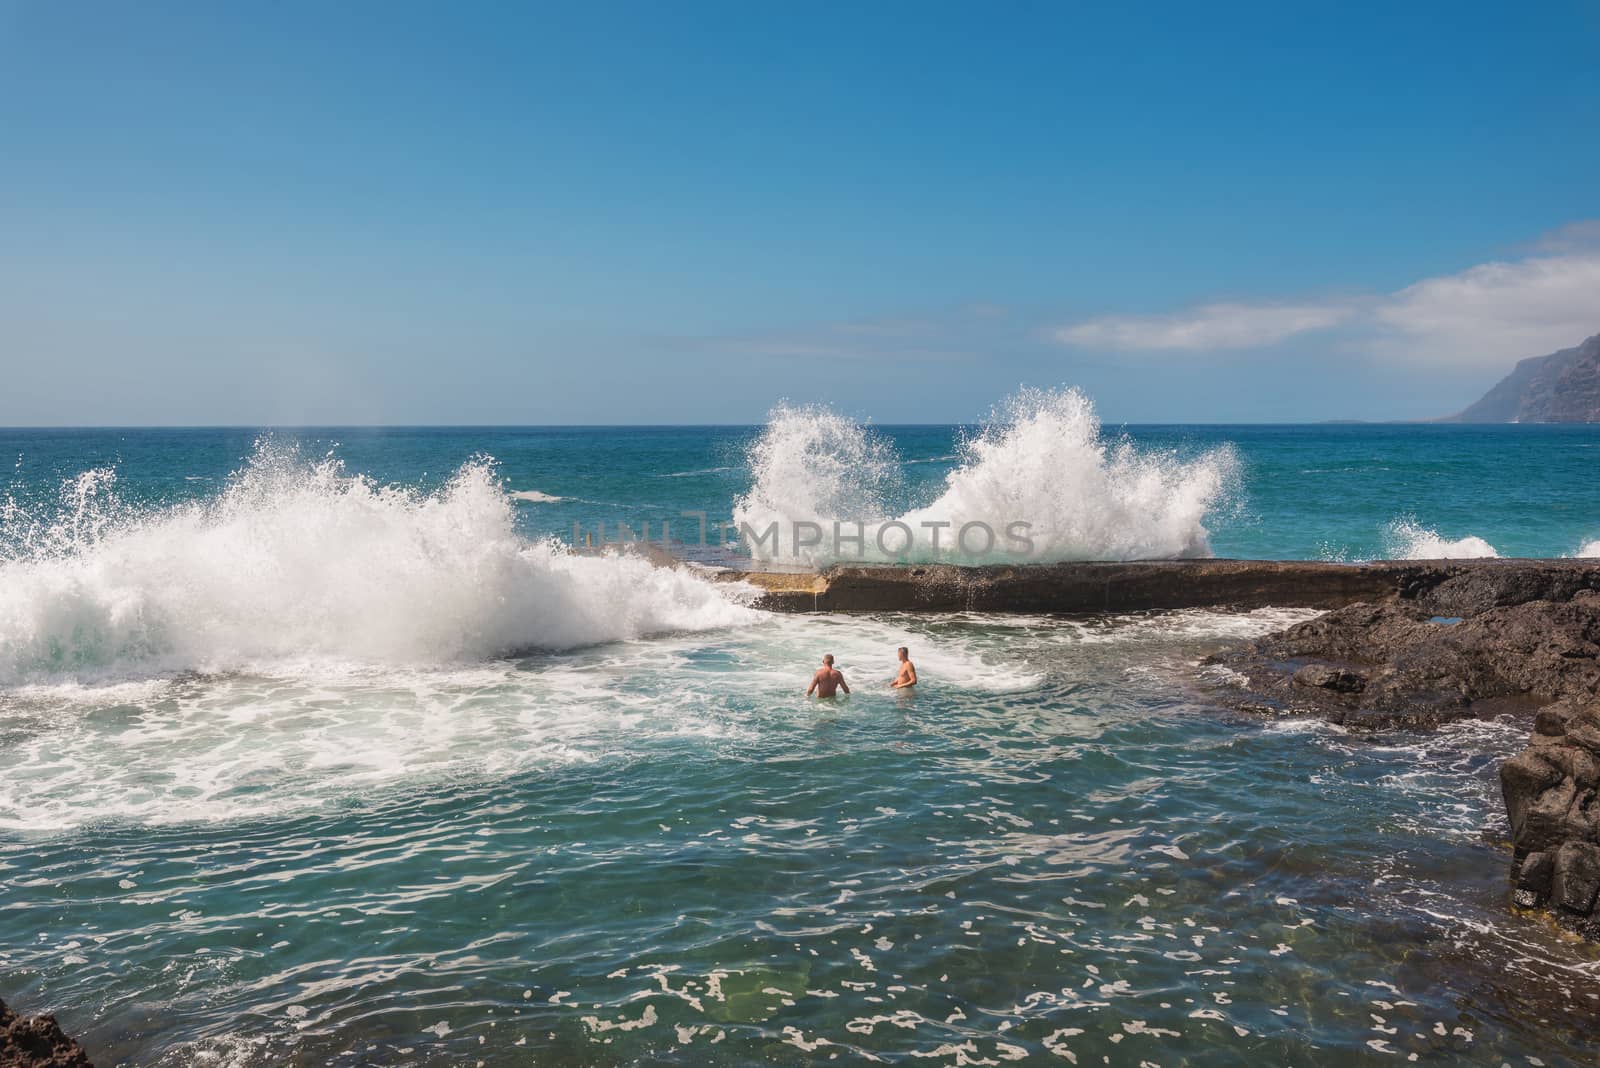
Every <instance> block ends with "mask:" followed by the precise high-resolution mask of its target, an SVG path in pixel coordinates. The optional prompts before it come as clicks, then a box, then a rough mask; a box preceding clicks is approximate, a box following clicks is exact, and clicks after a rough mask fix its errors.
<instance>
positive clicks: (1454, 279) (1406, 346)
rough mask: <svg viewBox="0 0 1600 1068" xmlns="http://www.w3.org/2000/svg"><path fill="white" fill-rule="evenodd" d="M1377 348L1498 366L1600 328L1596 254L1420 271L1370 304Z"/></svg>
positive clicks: (1434, 360)
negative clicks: (1434, 274)
mask: <svg viewBox="0 0 1600 1068" xmlns="http://www.w3.org/2000/svg"><path fill="white" fill-rule="evenodd" d="M1375 320H1376V325H1377V327H1378V328H1379V332H1380V333H1379V337H1378V338H1377V349H1378V351H1380V352H1381V353H1383V354H1384V355H1387V356H1390V357H1392V358H1395V359H1403V360H1408V361H1411V362H1417V363H1430V364H1450V365H1455V366H1474V367H1482V366H1498V365H1501V364H1504V365H1506V366H1507V367H1508V368H1509V366H1510V365H1511V364H1512V363H1515V362H1516V361H1517V360H1520V359H1522V358H1523V357H1526V356H1542V355H1544V354H1545V353H1547V352H1554V351H1555V350H1556V349H1564V348H1568V347H1570V346H1572V345H1576V344H1577V343H1578V342H1580V341H1582V340H1583V339H1584V338H1586V337H1588V336H1589V335H1590V334H1593V333H1595V332H1597V331H1600V254H1596V253H1589V254H1579V255H1568V256H1540V257H1533V258H1529V259H1525V260H1518V261H1515V262H1509V263H1485V264H1480V265H1479V266H1477V267H1471V268H1468V269H1467V270H1465V271H1462V272H1460V273H1459V274H1451V275H1443V276H1441V277H1438V278H1425V279H1423V280H1422V281H1420V282H1417V283H1415V284H1413V285H1410V286H1407V287H1406V288H1405V289H1402V290H1400V292H1398V293H1396V294H1394V295H1393V296H1392V297H1390V298H1389V299H1387V300H1385V301H1384V302H1383V303H1382V304H1380V305H1379V306H1378V307H1377V309H1376V310H1375Z"/></svg>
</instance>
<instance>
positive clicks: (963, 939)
mask: <svg viewBox="0 0 1600 1068" xmlns="http://www.w3.org/2000/svg"><path fill="white" fill-rule="evenodd" d="M1597 450H1600V427H1581V426H1580V427H1547V426H1495V427H1477V426H1435V425H1416V426H1411V425H1407V426H1390V425H1372V426H1365V425H1330V426H1128V427H1114V426H1110V427H1100V426H1099V425H1098V424H1097V423H1096V422H1095V420H1094V418H1093V412H1092V408H1091V407H1090V406H1089V405H1088V403H1087V401H1086V400H1084V399H1083V398H1081V397H1078V396H1077V395H1076V394H1037V395H1027V396H1023V397H1021V398H1018V399H1016V400H1015V401H1014V402H1013V403H1012V404H1011V406H1010V407H1008V408H1007V409H1005V411H1004V413H1003V414H1002V416H1001V418H1000V419H999V420H998V421H997V422H996V423H995V424H993V425H990V426H987V427H951V426H914V427H868V428H863V427H860V426H857V425H855V424H853V423H850V422H849V421H848V420H844V419H841V418H839V417H837V416H836V415H833V414H832V413H829V412H826V411H820V410H814V409H780V410H778V411H776V412H775V413H774V416H773V418H772V420H771V421H770V422H769V423H768V424H766V425H764V426H755V427H672V428H656V427H561V428H515V427H491V428H484V427H472V428H433V427H429V428H390V429H366V428H341V429H305V428H300V429H277V430H269V429H259V428H242V429H162V430H150V429H93V430H27V429H7V430H0V451H3V453H4V455H5V456H6V457H7V460H8V462H12V467H11V472H10V476H9V478H8V479H7V482H6V489H5V496H4V504H3V505H0V997H4V998H5V999H6V1000H7V1001H8V1002H9V1003H10V1004H12V1005H13V1006H15V1007H17V1008H19V1009H23V1010H27V1011H35V1010H48V1011H53V1012H56V1013H57V1014H58V1015H59V1016H60V1017H61V1019H62V1022H63V1023H64V1025H66V1026H67V1028H68V1030H69V1031H71V1032H73V1033H74V1034H76V1035H78V1036H80V1037H81V1038H82V1039H83V1040H84V1042H85V1043H86V1045H87V1046H88V1048H89V1050H90V1052H91V1053H92V1054H93V1055H95V1056H96V1058H97V1063H105V1064H126V1065H152V1064H154V1065H174V1066H176V1065H239V1066H251V1065H281V1064H301V1065H457V1064H482V1065H524V1064H597V1065H623V1064H684V1065H707V1064H728V1065H742V1064H748V1063H752V1062H761V1063H774V1064H811V1063H816V1062H819V1061H830V1060H831V1061H836V1062H838V1063H841V1064H857V1063H900V1064H1005V1063H1012V1062H1018V1063H1041V1064H1047V1063H1048V1064H1054V1063H1068V1064H1081V1065H1087V1064H1096V1063H1109V1064H1129V1065H1137V1064H1156V1065H1163V1066H1172V1065H1208V1064H1234V1063H1239V1062H1240V1061H1241V1060H1247V1061H1249V1062H1251V1063H1262V1064H1274V1065H1278V1064H1295V1065H1315V1064H1340V1065H1344V1064H1360V1063H1372V1064H1383V1063H1391V1062H1395V1061H1403V1062H1418V1063H1438V1064H1485V1065H1499V1064H1502V1063H1511V1064H1541V1063H1542V1064H1545V1065H1562V1064H1572V1065H1577V1064H1590V1063H1593V1062H1594V1060H1595V1058H1596V1057H1597V1056H1600V1029H1597V1028H1596V1027H1595V1024H1594V1020H1595V1013H1596V1010H1597V1001H1600V983H1597V980H1600V953H1597V952H1596V950H1595V949H1594V948H1593V947H1591V946H1588V945H1585V944H1581V943H1577V942H1574V941H1572V940H1570V939H1568V938H1566V937H1564V936H1562V935H1560V934H1559V933H1557V932H1556V931H1555V930H1554V929H1553V928H1552V927H1550V926H1549V925H1548V924H1547V923H1546V922H1545V921H1543V920H1540V919H1537V918H1534V917H1530V916H1522V915H1516V914H1513V913H1512V912H1511V911H1510V910H1509V908H1508V900H1507V899H1508V893H1507V886H1506V867H1507V862H1508V852H1507V849H1506V846H1505V836H1506V833H1507V831H1506V826H1505V820H1504V815H1503V811H1502V809H1501V806H1500V799H1499V789H1498V782H1497V767H1498V764H1499V762H1500V760H1502V759H1503V758H1504V757H1506V756H1507V755H1509V754H1511V753H1514V752H1516V751H1517V750H1519V749H1520V748H1521V747H1522V745H1523V744H1524V742H1525V740H1526V736H1527V730H1528V727H1527V724H1526V723H1522V722H1517V721H1514V720H1512V719H1510V718H1507V719H1502V720H1494V721H1472V722H1467V723H1461V724H1455V725H1452V726H1449V727H1446V728H1444V729H1442V730H1440V731H1439V732H1437V733H1434V734H1429V735H1412V734H1403V733H1402V734H1390V735H1383V736H1376V737H1364V736H1356V735H1349V734H1346V733H1343V732H1342V731H1340V730H1338V729H1337V728H1333V727H1329V726H1326V725H1321V724H1313V723H1306V722H1284V723H1268V722H1263V721H1260V720H1256V719H1252V718H1249V717H1245V716H1241V715H1237V714H1234V713H1230V712H1227V711H1224V710H1223V709H1222V708H1221V707H1220V705H1219V702H1218V701H1217V700H1216V699H1215V691H1214V687H1215V686H1221V685H1225V680H1221V679H1209V678H1207V677H1206V676H1205V674H1204V672H1203V671H1200V670H1198V669H1197V667H1196V665H1197V663H1198V661H1199V660H1200V659H1201V658H1202V657H1203V656H1204V655H1205V654H1206V653H1207V652H1209V651H1211V650H1213V649H1215V648H1217V647H1218V646H1219V645H1221V644H1222V643H1224V642H1227V641H1230V640H1234V639H1237V638H1241V637H1248V636H1252V635H1256V634H1261V633H1264V632H1266V631H1268V630H1271V629H1274V628H1276V627H1280V626H1283V625H1285V624H1286V623H1289V622H1292V621H1294V620H1297V619H1303V618H1308V616H1309V613H1306V612H1303V611H1296V610H1264V611H1256V612H1250V613H1233V614H1229V613H1222V612H1200V611H1186V612H1176V613H1166V614H1154V615H1141V616H1127V617H1113V618H1085V619H1061V618H1043V617H1028V616H984V615H976V614H964V615H950V616H903V615H893V614H879V615H863V616H830V617H821V616H818V617H805V616H777V615H771V614H767V613H763V612H761V611H759V610H757V609H755V608H753V607H751V606H750V604H749V603H748V597H745V596H743V595H742V594H741V593H740V591H739V589H738V588H737V587H735V586H731V585H728V584H718V583H711V582H708V581H705V580H704V579H703V578H701V577H698V576H697V575H696V574H695V573H693V572H689V571H658V570H654V569H652V568H650V567H649V565H648V564H646V563H644V562H643V561H641V560H638V559H630V558H617V557H614V556H608V555H605V554H594V553H584V554H572V553H569V552H568V551H567V550H566V548H565V547H564V546H563V545H562V544H560V543H562V542H566V543H570V542H572V541H573V540H574V539H575V538H576V539H577V540H578V542H579V543H580V544H581V543H582V542H583V541H585V540H610V539H613V538H615V537H616V536H618V533H619V531H621V530H623V529H624V528H626V530H627V531H628V532H629V533H630V535H631V534H641V533H643V530H644V528H645V526H646V524H648V525H649V528H650V531H651V536H652V537H653V538H659V537H660V536H661V534H660V531H661V530H662V524H665V525H666V529H667V531H668V536H669V537H670V538H672V539H673V540H674V541H676V542H679V543H688V545H690V546H693V545H694V544H696V543H697V542H698V540H699V533H700V520H699V518H698V517H697V515H696V513H704V514H705V516H706V517H707V526H708V528H710V529H711V530H712V531H713V534H712V535H711V536H712V537H713V539H714V537H715V533H714V532H715V524H716V523H717V521H743V522H746V523H747V524H748V525H749V526H750V527H751V528H752V529H765V527H766V525H768V524H772V523H776V524H778V525H779V526H780V528H783V529H792V528H793V526H794V524H797V523H816V524H817V525H818V526H819V527H826V526H828V525H830V524H831V523H833V522H834V521H838V520H845V521H856V520H860V521H862V522H864V523H865V524H867V525H868V529H873V530H881V529H883V528H885V527H886V526H887V525H889V524H892V523H896V522H899V523H903V524H904V525H905V526H907V527H909V528H911V529H912V531H913V539H912V540H911V541H910V542H909V543H908V544H906V545H905V546H904V547H903V551H900V552H899V553H898V554H895V553H890V554H888V555H890V556H894V557H895V558H899V559H907V560H924V559H935V558H944V559H954V560H958V561H960V560H967V561H969V562H976V561H983V560H999V559H1003V558H1004V557H1003V555H1001V553H1000V550H998V549H989V548H984V549H982V550H974V551H959V550H958V551H957V552H956V553H954V554H951V553H950V552H949V551H948V542H947V543H946V548H945V550H944V551H943V552H942V553H941V551H939V550H935V549H934V547H933V546H932V545H931V544H930V543H928V542H927V541H926V540H924V533H923V532H924V531H926V530H928V529H929V528H926V527H924V526H923V524H924V523H926V522H929V521H934V522H949V523H951V524H952V525H951V527H949V528H947V533H948V532H953V531H955V530H959V529H960V528H961V527H962V526H963V525H966V524H969V523H975V522H983V523H990V524H993V525H995V526H996V527H997V528H1003V526H1004V525H1005V524H1007V523H1010V522H1016V521H1021V522H1027V523H1029V524H1030V530H1031V531H1032V533H1033V534H1034V535H1036V537H1035V538H1034V553H1035V555H1036V557H1037V558H1040V559H1095V558H1135V557H1145V556H1196V555H1215V556H1228V557H1271V558H1316V559H1341V560H1359V559H1369V558H1376V557H1404V556H1414V557H1425V556H1438V555H1454V556H1470V555H1489V554H1493V553H1498V554H1499V555H1505V556H1512V555H1516V556H1568V555H1574V554H1579V553H1585V554H1589V553H1600V488H1597V487H1600V483H1597V480H1596V479H1595V477H1594V474H1595V470H1596V463H1597V458H1600V451H1597ZM686 513H687V514H686ZM870 542H871V539H870V538H869V539H868V543H869V549H868V553H867V554H868V555H871V548H872V547H871V545H870ZM681 547H682V546H680V548H681ZM758 554H762V555H767V556H769V557H772V558H773V560H774V562H778V563H784V562H789V563H793V562H797V561H798V562H802V563H825V562H827V561H828V560H829V559H836V558H845V559H848V558H850V557H851V553H850V552H845V553H839V552H835V551H834V547H833V546H832V545H830V544H826V543H824V544H821V545H815V546H806V547H803V548H795V547H793V546H791V547H790V548H789V549H787V550H786V549H785V548H784V545H783V543H782V542H779V543H778V545H777V550H776V552H771V551H768V550H765V549H758ZM900 645H907V646H909V647H910V649H911V652H912V656H913V658H914V659H915V661H916V663H917V667H918V670H919V673H920V674H921V676H922V678H923V684H922V685H921V686H919V687H918V688H917V689H916V690H915V691H914V692H911V693H896V692H891V691H889V690H888V689H887V685H886V684H887V680H888V679H889V677H890V676H891V675H892V673H893V670H894V666H895V665H894V649H895V647H897V646H900ZM823 653H832V654H834V655H835V656H836V657H837V660H838V665H839V667H840V668H841V669H842V670H843V672H844V674H845V676H846V678H847V679H848V680H849V681H850V683H851V684H852V687H853V690H854V692H853V693H852V694H851V695H850V696H849V697H848V698H845V699H842V700H837V701H832V702H818V701H814V700H807V699H806V698H805V697H804V696H803V691H804V688H805V684H806V682H807V679H808V677H809V675H810V673H811V671H812V670H813V669H814V667H815V664H816V662H817V660H818V659H819V658H820V656H821V655H822V654H823Z"/></svg>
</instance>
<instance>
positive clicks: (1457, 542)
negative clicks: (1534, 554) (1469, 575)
mask: <svg viewBox="0 0 1600 1068" xmlns="http://www.w3.org/2000/svg"><path fill="white" fill-rule="evenodd" d="M1383 544H1384V551H1385V552H1387V553H1388V555H1389V559H1391V560H1479V559H1485V558H1488V557H1497V556H1499V555H1500V553H1499V551H1498V550H1496V549H1495V547H1494V546H1493V545H1490V544H1489V543H1488V542H1486V541H1484V540H1483V539H1482V538H1479V537H1476V536H1474V535H1471V534H1469V535H1467V536H1466V537H1464V538H1456V539H1454V540H1451V539H1449V538H1446V537H1444V536H1443V535H1441V534H1440V533H1439V532H1438V531H1436V530H1432V529H1429V528H1428V527H1425V526H1423V525H1422V524H1421V523H1418V522H1417V521H1416V520H1415V519H1410V518H1405V519H1396V520H1394V521H1393V522H1391V523H1390V524H1389V525H1388V526H1387V527H1386V528H1384V536H1383Z"/></svg>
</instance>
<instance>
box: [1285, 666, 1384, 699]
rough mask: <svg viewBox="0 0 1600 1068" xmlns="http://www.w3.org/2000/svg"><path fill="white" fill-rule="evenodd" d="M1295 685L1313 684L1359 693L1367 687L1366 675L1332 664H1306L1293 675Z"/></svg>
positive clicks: (1341, 691)
mask: <svg viewBox="0 0 1600 1068" xmlns="http://www.w3.org/2000/svg"><path fill="white" fill-rule="evenodd" d="M1293 679H1294V684H1295V685H1296V686H1315V687H1317V688H1319V689H1323V690H1335V691H1337V692H1339V693H1360V692H1361V691H1362V690H1364V689H1366V688H1367V677H1366V676H1365V675H1363V674H1361V673H1360V672H1359V671H1348V670H1346V669H1344V668H1338V667H1334V666H1333V665H1332V664H1307V665H1306V666H1305V667H1303V668H1301V669H1300V670H1299V671H1296V672H1295V673H1294V675H1293Z"/></svg>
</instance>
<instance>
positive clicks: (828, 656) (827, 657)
mask: <svg viewBox="0 0 1600 1068" xmlns="http://www.w3.org/2000/svg"><path fill="white" fill-rule="evenodd" d="M822 664H823V666H824V667H833V654H832V653H824V654H822Z"/></svg>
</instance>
